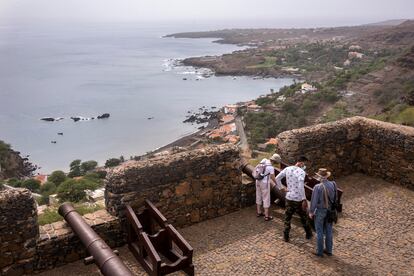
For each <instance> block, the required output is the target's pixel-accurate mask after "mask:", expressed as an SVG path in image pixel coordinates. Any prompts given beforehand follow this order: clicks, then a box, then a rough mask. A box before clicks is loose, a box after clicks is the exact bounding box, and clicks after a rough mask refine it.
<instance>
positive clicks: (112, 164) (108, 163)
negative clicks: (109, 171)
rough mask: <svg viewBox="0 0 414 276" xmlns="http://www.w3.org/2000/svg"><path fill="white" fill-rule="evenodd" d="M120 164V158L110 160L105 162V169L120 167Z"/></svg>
mask: <svg viewBox="0 0 414 276" xmlns="http://www.w3.org/2000/svg"><path fill="white" fill-rule="evenodd" d="M119 164H121V160H120V159H118V158H110V159H108V160H106V162H105V167H107V168H109V167H115V166H118V165H119Z"/></svg>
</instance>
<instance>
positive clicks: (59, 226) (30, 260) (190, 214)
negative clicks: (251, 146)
mask: <svg viewBox="0 0 414 276" xmlns="http://www.w3.org/2000/svg"><path fill="white" fill-rule="evenodd" d="M277 140H278V145H277V147H278V149H277V151H278V152H280V154H281V155H282V158H283V159H284V160H285V161H287V162H291V163H292V162H293V161H294V159H295V158H297V157H298V156H300V155H305V156H307V157H308V158H309V159H310V160H311V166H310V168H309V170H308V171H309V173H310V174H311V173H312V172H314V171H316V170H317V169H318V168H319V167H327V168H329V169H330V170H331V171H332V172H333V173H334V177H335V178H337V177H339V176H344V175H349V174H353V173H355V172H362V173H365V174H368V175H371V176H374V177H377V178H378V177H379V178H383V179H385V180H387V181H390V182H394V183H398V184H400V185H402V186H405V187H409V188H410V189H414V168H413V164H414V128H410V127H404V126H399V125H393V124H389V123H383V122H379V121H375V120H370V119H366V118H362V117H353V118H349V119H344V120H341V121H337V122H333V123H328V124H321V125H316V126H311V127H306V128H302V129H296V130H291V131H286V132H283V133H281V134H280V135H278V137H277ZM239 160H240V157H239V150H238V148H237V147H235V146H232V145H218V146H209V147H206V148H204V149H199V150H193V151H188V152H181V153H174V154H169V155H165V156H158V157H156V158H153V159H149V160H145V161H129V162H127V163H125V164H122V165H120V166H118V167H116V168H114V169H112V170H111V171H110V172H109V173H108V175H107V178H106V183H105V186H106V192H105V202H106V208H107V210H106V211H104V210H101V211H97V212H96V213H94V214H88V215H86V216H85V218H86V220H87V222H88V223H89V224H90V225H91V226H92V228H93V229H94V230H95V231H96V232H97V233H98V234H99V235H101V236H102V237H103V239H104V240H105V241H106V242H107V243H108V244H109V245H110V246H111V247H112V246H114V247H117V246H121V245H122V244H124V243H125V241H126V240H125V233H124V231H123V230H122V229H123V225H122V224H123V223H122V222H123V216H124V213H123V212H124V208H125V205H126V204H130V205H131V206H133V207H134V208H135V209H137V210H138V209H140V208H141V207H142V206H143V204H144V200H145V199H149V200H151V201H152V202H154V203H155V205H156V206H157V207H158V208H159V209H160V211H161V212H162V213H163V214H164V215H165V216H166V217H167V219H168V220H169V221H170V222H171V223H173V224H174V225H175V226H178V227H181V226H187V225H190V224H193V223H197V222H201V221H203V220H207V219H211V218H215V217H218V216H222V215H225V214H228V213H231V212H234V211H237V210H239V209H241V208H244V207H247V206H250V205H253V204H254V202H255V197H254V193H255V187H254V185H253V184H252V183H250V184H243V183H242V174H241V172H240V170H239ZM0 246H1V247H0V256H1V258H0V275H21V274H25V273H26V274H28V273H32V272H38V271H42V270H47V269H50V268H53V267H56V266H61V265H63V264H66V263H68V262H72V261H75V260H77V259H79V258H82V257H85V256H86V255H87V253H86V251H85V249H84V247H83V246H82V244H81V243H80V241H79V239H78V238H77V237H76V236H74V234H73V232H72V231H71V229H70V228H69V227H68V225H67V224H66V223H65V222H56V223H53V224H50V225H45V226H42V227H40V228H39V225H38V221H37V210H36V204H35V201H34V199H33V197H32V195H31V193H30V192H29V191H28V190H26V189H3V190H0Z"/></svg>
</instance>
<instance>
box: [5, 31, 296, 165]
mask: <svg viewBox="0 0 414 276" xmlns="http://www.w3.org/2000/svg"><path fill="white" fill-rule="evenodd" d="M180 31H183V30H182V29H180V28H179V27H171V26H168V27H159V28H154V27H142V26H139V25H127V24H123V25H122V24H117V25H104V24H101V25H99V24H95V25H83V26H68V25H66V26H40V25H36V26H34V25H31V26H27V25H26V26H10V25H3V26H0V139H1V140H4V141H6V142H8V143H10V144H11V145H12V146H13V148H14V149H15V150H18V151H21V152H22V154H23V155H30V157H29V159H30V160H31V161H32V162H33V163H35V164H37V165H39V166H41V167H42V169H41V170H40V172H50V171H52V170H55V169H64V170H67V169H68V165H69V163H70V162H71V161H72V160H74V159H78V158H79V159H82V160H97V161H98V162H99V163H100V164H103V163H104V161H105V160H106V159H108V158H111V157H119V156H120V155H123V156H125V157H126V158H129V156H131V155H140V154H144V153H145V152H147V151H150V150H152V149H154V148H157V147H160V146H163V145H165V144H168V143H169V142H172V141H173V140H175V139H177V138H179V137H182V136H183V135H186V134H189V133H191V132H194V131H195V130H196V129H197V127H198V126H197V125H189V124H184V123H182V121H183V120H184V119H185V116H186V115H187V111H188V110H197V109H198V108H199V107H201V106H208V107H210V106H217V107H219V106H223V105H224V104H226V103H235V102H238V101H244V100H249V99H253V98H256V97H257V96H259V95H261V94H265V93H268V92H269V90H270V89H271V88H273V89H275V90H277V89H279V88H280V87H281V86H284V85H286V84H290V83H291V82H292V80H290V79H264V80H263V79H262V80H255V79H253V78H247V77H237V78H236V79H234V78H232V77H211V78H204V79H203V78H202V77H201V76H200V75H197V74H195V71H194V69H193V68H174V67H173V66H171V59H177V58H185V57H190V56H204V55H217V54H223V53H229V52H232V51H234V50H237V49H239V48H238V47H237V46H234V45H220V44H216V43H211V41H212V40H211V39H174V38H162V36H163V35H165V34H168V33H173V32H180ZM183 78H187V80H186V81H184V80H183ZM197 78H198V79H199V80H198V81H197V80H196V79H197ZM106 112H107V113H110V114H111V117H110V118H109V119H107V120H91V121H82V122H77V123H74V122H73V121H72V120H70V119H69V117H70V116H83V117H94V116H97V115H99V114H102V113H106ZM42 117H64V118H65V119H64V120H62V121H59V122H44V121H41V120H40V118H42ZM148 117H154V119H153V120H148V119H147V118H148ZM58 132H63V136H60V135H57V133H58ZM51 141H56V144H52V143H51Z"/></svg>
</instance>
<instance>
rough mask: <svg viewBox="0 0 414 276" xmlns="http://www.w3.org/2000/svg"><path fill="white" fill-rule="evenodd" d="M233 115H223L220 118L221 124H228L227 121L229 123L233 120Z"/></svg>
mask: <svg viewBox="0 0 414 276" xmlns="http://www.w3.org/2000/svg"><path fill="white" fill-rule="evenodd" d="M234 119H235V118H234V116H233V115H230V114H229V115H224V116H223V117H222V118H221V119H220V122H221V123H222V124H228V123H230V122H232V121H234Z"/></svg>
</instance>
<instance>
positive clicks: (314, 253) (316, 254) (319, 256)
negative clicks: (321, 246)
mask: <svg viewBox="0 0 414 276" xmlns="http://www.w3.org/2000/svg"><path fill="white" fill-rule="evenodd" d="M313 255H315V256H316V257H318V258H323V254H322V255H319V254H318V253H316V252H313Z"/></svg>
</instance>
